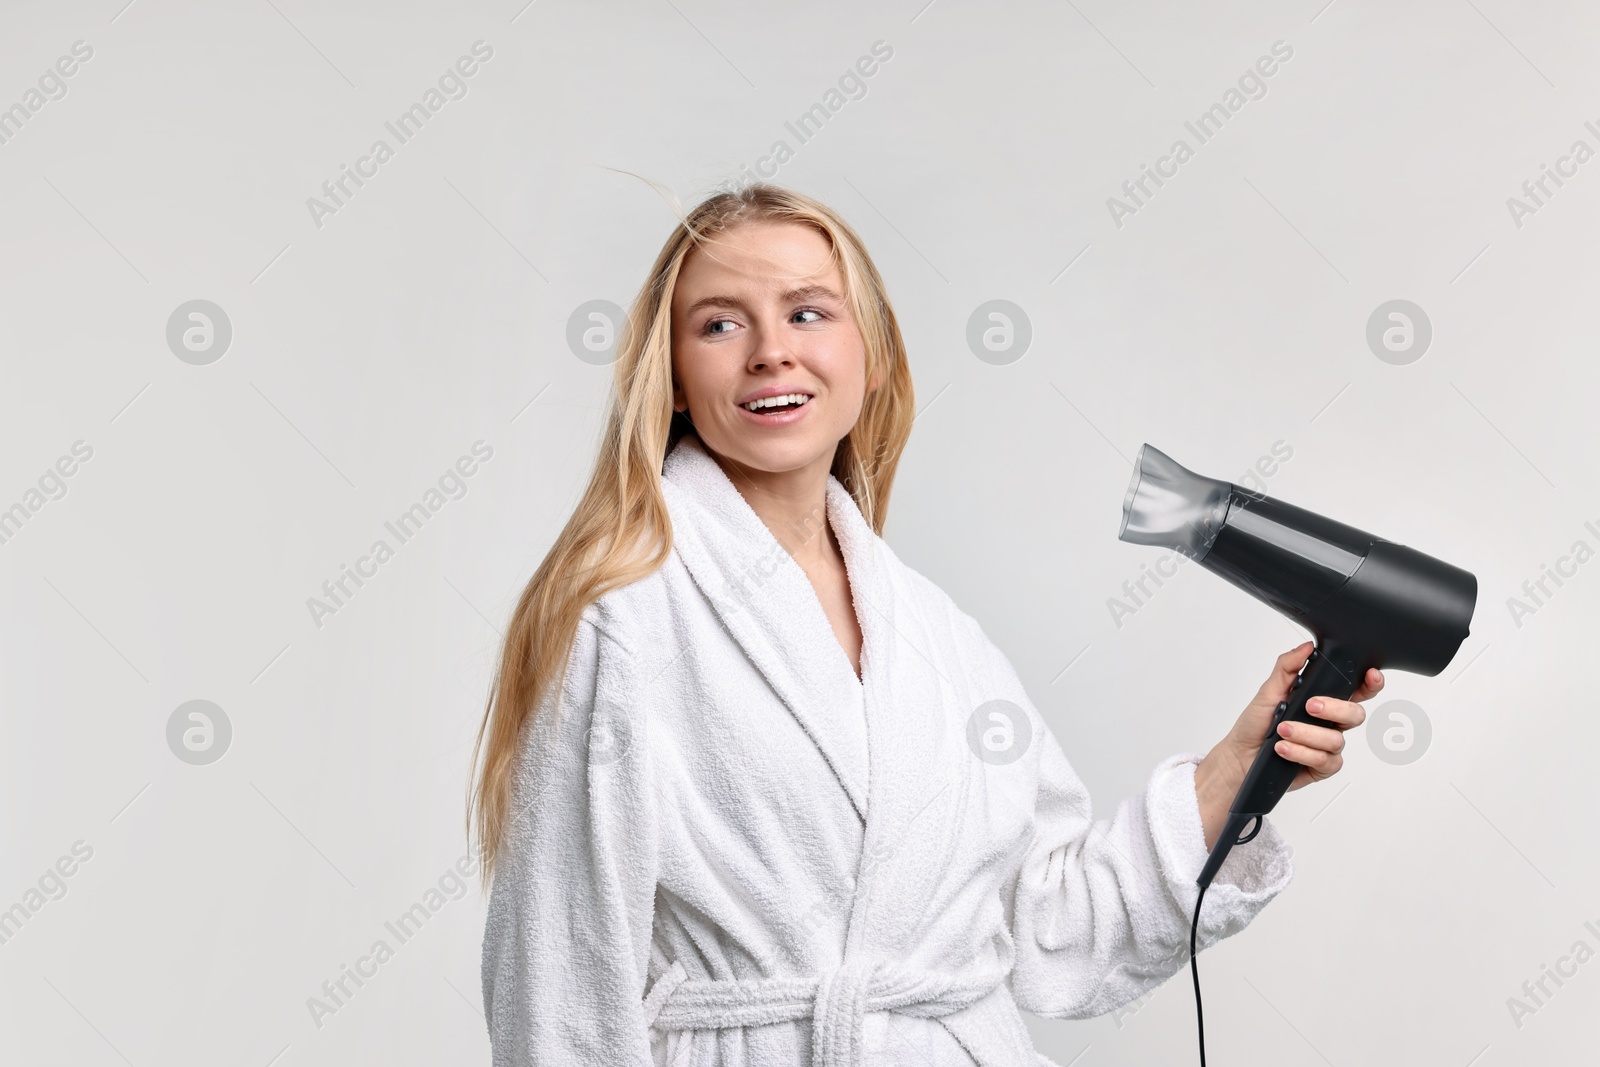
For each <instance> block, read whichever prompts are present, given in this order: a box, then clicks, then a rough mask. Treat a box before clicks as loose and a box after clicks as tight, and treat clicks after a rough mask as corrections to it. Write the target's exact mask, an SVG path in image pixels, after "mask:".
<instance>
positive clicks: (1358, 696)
mask: <svg viewBox="0 0 1600 1067" xmlns="http://www.w3.org/2000/svg"><path fill="white" fill-rule="evenodd" d="M1382 690H1383V672H1382V671H1380V670H1378V668H1376V667H1368V668H1367V676H1366V677H1365V678H1363V679H1362V681H1361V688H1359V689H1357V690H1356V691H1355V692H1354V693H1352V694H1351V695H1350V699H1351V700H1370V699H1371V698H1372V697H1375V696H1377V695H1378V694H1379V693H1380V692H1381V691H1382Z"/></svg>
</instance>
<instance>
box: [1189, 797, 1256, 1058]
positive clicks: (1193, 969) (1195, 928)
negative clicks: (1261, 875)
mask: <svg viewBox="0 0 1600 1067" xmlns="http://www.w3.org/2000/svg"><path fill="white" fill-rule="evenodd" d="M1251 818H1252V819H1253V820H1255V825H1254V826H1252V827H1251V828H1250V832H1249V833H1247V834H1245V835H1244V836H1242V837H1240V838H1239V839H1238V840H1237V841H1235V842H1234V844H1235V845H1244V844H1248V843H1249V842H1251V841H1254V840H1255V836H1256V835H1257V834H1259V833H1260V832H1261V826H1262V818H1261V816H1259V815H1252V816H1251ZM1230 823H1231V820H1230ZM1210 885H1211V880H1210V879H1206V880H1205V881H1203V882H1201V883H1200V895H1199V896H1197V897H1195V900H1194V921H1193V922H1191V923H1190V924H1189V971H1190V973H1191V974H1193V975H1194V1018H1195V1023H1196V1025H1197V1026H1198V1027H1199V1028H1200V1067H1206V1016H1205V1012H1204V1011H1203V1010H1201V1007H1200V965H1199V964H1198V963H1196V962H1195V941H1196V938H1197V936H1198V935H1199V933H1200V904H1201V902H1202V901H1204V900H1205V899H1206V889H1207V888H1208V887H1209V886H1210Z"/></svg>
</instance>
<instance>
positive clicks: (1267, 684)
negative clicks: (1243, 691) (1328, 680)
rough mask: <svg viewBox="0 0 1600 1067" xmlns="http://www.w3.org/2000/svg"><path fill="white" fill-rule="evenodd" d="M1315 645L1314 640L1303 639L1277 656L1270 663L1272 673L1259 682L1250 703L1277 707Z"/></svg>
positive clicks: (1287, 692)
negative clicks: (1259, 685)
mask: <svg viewBox="0 0 1600 1067" xmlns="http://www.w3.org/2000/svg"><path fill="white" fill-rule="evenodd" d="M1316 647H1317V645H1316V642H1315V641H1303V642H1301V643H1300V644H1298V645H1296V646H1295V647H1294V648H1291V649H1290V650H1289V651H1287V652H1285V653H1284V654H1283V655H1281V656H1279V657H1278V660H1277V662H1276V663H1274V664H1273V665H1272V673H1271V674H1269V675H1267V680H1266V681H1264V682H1262V683H1261V688H1260V689H1259V690H1257V692H1256V698H1255V700H1253V701H1251V703H1252V704H1264V705H1266V706H1267V707H1269V708H1275V707H1277V706H1278V704H1279V703H1280V702H1282V701H1283V699H1284V698H1285V697H1287V696H1288V695H1289V687H1290V686H1291V685H1293V684H1294V680H1295V677H1296V676H1297V675H1299V673H1300V668H1301V667H1304V666H1305V665H1306V660H1308V659H1310V658H1311V650H1312V649H1314V648H1316Z"/></svg>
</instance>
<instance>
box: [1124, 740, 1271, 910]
mask: <svg viewBox="0 0 1600 1067" xmlns="http://www.w3.org/2000/svg"><path fill="white" fill-rule="evenodd" d="M1202 758H1203V757H1202V756H1199V755H1197V754H1194V753H1183V754H1180V755H1176V756H1172V757H1169V758H1168V759H1166V760H1163V761H1162V762H1161V763H1160V764H1159V765H1158V766H1157V767H1156V769H1155V772H1154V773H1153V774H1152V775H1151V776H1150V789H1149V797H1150V810H1151V820H1150V822H1151V828H1152V830H1153V831H1154V834H1155V843H1156V852H1157V855H1158V856H1159V858H1160V861H1161V867H1162V870H1163V872H1164V873H1165V874H1166V876H1167V878H1168V880H1169V882H1170V883H1171V885H1172V889H1173V892H1174V895H1176V896H1177V899H1178V900H1179V902H1180V903H1182V904H1183V905H1184V907H1185V908H1186V909H1188V910H1189V911H1191V912H1192V911H1193V908H1194V902H1195V898H1196V897H1197V896H1199V893H1200V887H1199V886H1198V885H1197V884H1196V880H1197V879H1198V878H1199V877H1200V870H1201V868H1203V867H1204V866H1205V863H1206V857H1207V856H1208V855H1209V853H1208V852H1207V850H1206V840H1205V827H1204V826H1203V825H1202V824H1201V821H1200V800H1199V797H1197V796H1196V795H1195V789H1194V772H1195V767H1196V766H1197V765H1198V764H1199V762H1200V760H1201V759H1202ZM1293 854H1294V850H1293V849H1292V848H1290V847H1289V845H1288V843H1287V842H1285V841H1284V839H1283V836H1282V835H1281V834H1280V833H1279V832H1278V828H1277V827H1276V826H1274V825H1273V823H1272V819H1271V818H1270V817H1266V816H1264V817H1263V818H1262V820H1261V832H1260V833H1259V834H1257V835H1256V836H1255V839H1254V840H1252V841H1251V842H1249V843H1248V844H1244V845H1237V846H1235V847H1234V849H1233V850H1232V851H1231V852H1229V853H1228V858H1227V859H1225V860H1223V861H1222V866H1221V867H1220V868H1218V870H1217V876H1216V878H1215V879H1213V880H1212V882H1211V886H1210V887H1209V888H1208V889H1207V890H1206V900H1207V904H1206V909H1205V910H1206V916H1207V918H1209V917H1210V916H1211V915H1212V914H1216V915H1217V917H1218V919H1219V920H1221V921H1220V922H1219V923H1218V924H1217V926H1218V927H1219V932H1221V928H1223V927H1227V928H1228V929H1227V930H1226V933H1223V935H1222V936H1227V934H1229V933H1233V932H1235V930H1237V929H1240V928H1242V927H1243V926H1244V923H1246V922H1248V921H1249V920H1250V918H1251V917H1253V916H1254V915H1255V913H1256V912H1257V911H1260V910H1261V908H1262V907H1264V906H1265V905H1266V903H1267V901H1269V900H1271V899H1272V898H1273V897H1275V896H1277V895H1278V894H1279V893H1280V892H1282V891H1283V889H1284V887H1285V886H1287V885H1288V884H1289V882H1290V880H1291V879H1292V878H1293V877H1294V864H1293V863H1292V862H1290V857H1291V856H1292V855H1293ZM1213 900H1215V901H1216V904H1215V905H1213V904H1212V903H1211V901H1213ZM1224 901H1226V902H1227V903H1226V905H1224ZM1213 907H1215V909H1216V911H1215V913H1213V911H1212V909H1213ZM1229 917H1231V918H1232V920H1233V921H1230V918H1229ZM1240 920H1242V921H1240ZM1235 922H1237V925H1235ZM1212 925H1213V924H1212V923H1211V922H1203V923H1202V928H1205V927H1210V926H1212Z"/></svg>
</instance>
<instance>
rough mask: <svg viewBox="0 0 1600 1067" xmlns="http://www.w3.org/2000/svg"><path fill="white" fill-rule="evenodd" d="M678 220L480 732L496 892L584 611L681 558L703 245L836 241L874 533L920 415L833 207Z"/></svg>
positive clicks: (854, 482) (485, 847)
mask: <svg viewBox="0 0 1600 1067" xmlns="http://www.w3.org/2000/svg"><path fill="white" fill-rule="evenodd" d="M678 215H679V224H678V225H677V227H676V228H675V229H674V230H673V232H672V234H671V235H670V236H669V237H668V238H667V241H666V243H665V244H664V245H663V246H662V248H661V253H660V255H658V256H657V257H656V261H655V265H654V266H653V267H652V268H651V269H650V275H649V277H648V278H647V279H646V281H645V283H644V285H643V286H642V287H641V288H640V290H639V294H638V296H636V297H635V298H634V301H633V306H632V307H631V308H630V309H629V312H628V322H627V323H626V324H625V326H624V328H623V329H622V330H621V331H620V337H619V339H618V350H619V352H618V356H617V360H616V363H615V365H614V366H615V382H614V387H613V393H612V397H611V405H610V412H609V414H608V416H607V418H606V429H605V436H604V438H603V440H602V444H601V448H600V451H599V455H598V456H597V457H596V459H595V464H594V470H593V472H592V473H591V474H590V476H589V485H588V488H587V489H585V490H584V493H583V498H582V499H581V500H580V501H579V502H578V506H577V509H576V510H575V511H574V512H573V514H572V517H571V518H570V519H568V520H567V524H566V526H565V527H564V528H563V529H562V531H561V534H560V535H559V536H558V537H557V538H556V540H555V543H554V544H553V545H551V546H550V551H549V552H548V553H547V554H546V555H545V557H544V561H543V562H542V563H540V564H539V568H538V570H536V571H535V572H534V574H533V577H532V578H531V579H530V580H529V581H528V585H527V588H525V589H524V590H523V592H522V597H521V598H520V599H519V600H518V601H517V607H516V611H515V613H514V614H513V616H512V618H511V626H510V629H509V630H508V631H507V633H506V640H505V646H504V649H503V651H502V653H501V657H500V668H499V672H498V676H497V678H496V679H495V682H494V685H493V686H492V688H491V689H490V691H489V699H488V704H487V707H486V708H485V710H484V716H483V723H482V724H481V725H480V727H479V729H478V738H477V742H476V744H475V745H474V747H473V756H472V759H473V767H474V769H475V771H476V774H475V778H474V782H473V785H472V788H471V791H470V794H469V798H468V804H467V823H468V833H469V834H472V833H474V832H475V833H476V836H477V843H476V847H477V852H478V854H479V856H480V862H481V864H482V866H481V868H480V870H481V872H482V876H483V884H484V885H485V886H487V885H488V883H489V881H490V879H491V878H492V876H493V872H494V865H495V860H496V858H497V857H498V856H499V855H500V854H501V849H502V847H503V846H504V844H505V840H506V834H507V833H509V832H511V831H512V829H513V826H512V823H513V820H512V819H511V817H510V812H509V808H510V797H511V781H512V776H513V774H514V773H515V766H516V756H517V751H518V741H519V737H520V735H521V730H522V727H523V726H524V724H525V722H526V721H527V720H528V718H529V716H530V714H531V713H532V712H533V710H534V709H535V708H537V707H540V706H541V701H542V699H543V697H544V695H545V693H546V691H547V689H548V688H549V687H550V686H551V685H552V684H554V685H555V686H556V690H557V695H558V696H559V691H560V686H561V679H562V676H563V675H564V673H565V668H566V660H567V655H568V653H569V652H570V650H571V647H572V642H573V638H574V636H575V635H576V633H577V629H578V623H579V617H580V616H581V615H582V613H583V610H584V608H585V607H587V606H588V605H589V604H590V603H591V602H593V601H594V600H596V599H598V598H599V597H601V596H603V595H605V594H606V593H607V592H609V591H610V590H612V589H616V588H618V587H620V586H624V585H628V584H629V583H631V582H634V581H637V580H639V579H640V578H644V577H646V576H647V575H649V574H651V573H652V572H654V571H655V570H656V569H657V568H658V567H660V566H661V565H662V564H663V563H664V562H665V561H666V559H667V557H668V555H669V554H670V553H671V551H672V523H671V519H670V517H669V515H668V513H667V507H666V501H665V499H664V498H663V496H662V493H661V484H660V479H661V469H662V464H663V462H664V460H665V458H666V456H667V453H668V452H670V451H671V450H672V448H673V446H674V445H676V444H677V443H678V440H679V438H681V437H682V436H683V435H684V434H685V433H692V432H693V426H692V425H691V424H690V423H689V422H688V420H687V419H686V418H685V417H684V415H683V414H681V413H676V412H674V411H673V409H672V294H673V291H674V289H675V288H676V285H677V280H678V272H679V271H680V270H681V269H682V268H683V263H684V261H685V259H686V258H687V257H688V255H689V253H690V252H691V251H692V250H693V249H694V248H696V247H697V246H698V245H699V244H700V243H701V242H703V241H706V240H707V239H709V238H711V237H713V236H715V235H717V234H718V233H722V232H725V231H727V230H729V229H731V228H732V227H735V226H738V225H740V224H743V223H754V222H779V223H782V222H787V223H799V224H802V225H806V226H810V227H812V228H814V229H815V230H816V231H817V232H818V233H820V234H821V235H822V236H823V237H824V238H825V239H826V240H827V241H828V242H829V244H830V246H831V249H832V251H831V263H832V264H833V265H835V266H837V267H838V268H839V270H840V273H841V274H842V276H843V278H844V284H845V288H846V290H847V293H846V299H847V300H848V302H849V306H850V309H851V312H852V314H853V315H854V317H855V321H856V325H857V328H858V330H859V331H860V334H861V338H862V342H863V345H864V347H865V350H866V378H867V380H868V381H869V382H871V381H872V379H873V377H874V375H876V376H877V379H878V388H877V389H875V390H873V391H872V392H869V393H868V394H867V395H866V397H865V399H864V400H863V402H862V408H861V415H860V417H859V418H858V419H857V421H856V424H855V426H854V427H853V428H852V429H851V431H850V433H849V434H848V435H847V436H846V437H845V438H844V439H843V440H842V441H840V443H839V447H838V450H837V451H836V452H835V454H834V459H833V465H832V468H831V473H832V474H833V476H834V477H836V478H838V479H839V481H840V483H841V484H843V485H844V487H845V488H846V489H848V490H849V491H850V495H851V497H852V498H853V499H854V500H855V502H856V505H857V507H859V508H860V509H861V514H862V516H863V517H864V518H865V519H866V520H867V522H868V523H869V524H871V526H872V528H873V530H874V531H876V532H877V533H879V534H880V535H881V534H882V532H883V522H884V518H885V516H886V513H887V509H888V504H889V491H890V488H891V486H892V485H893V482H894V473H895V468H896V467H897V466H898V464H899V462H900V453H901V451H902V450H903V449H904V448H905V443H906V439H907V438H908V437H909V436H910V434H911V422H912V419H913V418H914V417H915V414H914V412H915V403H914V397H913V394H912V387H911V368H910V366H909V364H908V361H907V359H906V350H905V342H904V340H903V339H902V338H901V336H900V326H899V323H898V322H897V321H896V319H895V315H894V311H893V309H892V308H891V307H890V305H889V298H888V294H887V293H886V292H885V289H884V284H883V278H882V277H881V276H880V275H879V273H878V269H877V267H876V266H874V265H873V262H872V259H871V257H870V256H869V255H868V254H867V250H866V247H865V246H864V245H863V244H862V242H861V239H860V237H858V236H857V235H856V232H855V231H854V230H853V229H851V228H850V226H849V224H847V223H846V222H845V221H844V220H843V219H842V218H840V217H839V216H838V215H836V214H835V213H834V212H833V211H831V210H830V209H829V208H827V207H826V206H824V205H823V204H821V203H818V202H817V201H815V200H813V199H811V198H810V197H808V196H805V195H803V194H801V193H797V192H794V191H792V190H789V189H784V188H781V187H779V186H775V185H771V184H767V183H755V184H751V185H746V186H744V187H743V188H739V189H736V190H733V191H729V192H721V193H717V194H716V195H713V196H711V197H710V198H708V199H707V200H705V201H704V202H702V203H701V204H700V205H699V206H698V207H696V208H695V209H694V210H693V211H692V212H690V213H689V214H688V215H687V216H684V215H683V214H682V212H681V210H679V211H678ZM551 706H552V707H554V706H556V705H555V704H554V703H552V704H551Z"/></svg>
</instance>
